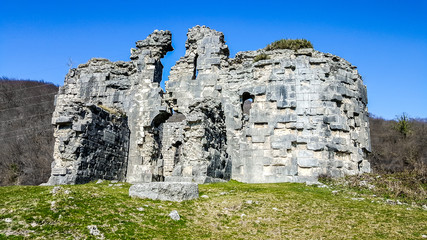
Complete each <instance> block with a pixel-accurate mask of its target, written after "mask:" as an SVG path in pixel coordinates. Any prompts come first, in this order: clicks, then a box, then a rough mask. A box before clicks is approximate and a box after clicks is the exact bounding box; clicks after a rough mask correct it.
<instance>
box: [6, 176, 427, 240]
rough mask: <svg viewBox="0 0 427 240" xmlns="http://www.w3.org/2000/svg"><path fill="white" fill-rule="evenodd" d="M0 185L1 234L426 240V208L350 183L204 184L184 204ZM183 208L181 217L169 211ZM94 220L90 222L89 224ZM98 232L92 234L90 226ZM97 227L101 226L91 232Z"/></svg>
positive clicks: (121, 192) (115, 190)
mask: <svg viewBox="0 0 427 240" xmlns="http://www.w3.org/2000/svg"><path fill="white" fill-rule="evenodd" d="M52 189H53V187H40V186H10V187H1V188H0V239H5V238H8V239H23V238H31V239H102V238H105V239H422V238H423V236H422V235H427V225H426V219H427V210H426V209H423V208H422V207H419V206H415V205H414V206H411V205H406V204H401V205H399V204H395V205H393V204H391V203H390V201H388V200H385V199H382V198H380V197H373V196H372V195H369V194H367V193H366V192H365V193H360V192H357V191H353V190H351V189H347V190H345V189H338V190H334V189H329V188H320V187H316V186H306V185H304V184H295V183H282V184H242V183H237V182H234V181H232V182H229V183H218V184H209V185H200V195H206V196H207V197H201V198H199V199H196V200H192V201H186V202H181V203H176V202H161V201H152V200H146V199H132V198H130V197H128V189H129V185H128V184H121V183H119V184H111V183H110V182H103V183H101V184H95V183H90V184H85V185H76V186H62V189H60V190H58V191H57V192H56V193H52ZM172 210H177V211H178V213H179V215H180V216H181V219H180V220H178V221H175V220H172V219H171V218H170V217H169V216H168V215H169V213H170V212H171V211H172ZM90 226H91V227H90ZM94 226H96V229H97V230H98V231H99V232H97V234H98V235H91V233H90V230H89V228H88V227H90V228H92V231H93V230H94ZM93 233H96V231H93Z"/></svg>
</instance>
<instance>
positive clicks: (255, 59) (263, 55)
mask: <svg viewBox="0 0 427 240" xmlns="http://www.w3.org/2000/svg"><path fill="white" fill-rule="evenodd" d="M266 59H270V57H269V56H268V55H267V54H265V53H261V54H259V55H256V56H255V57H254V62H258V61H260V60H266Z"/></svg>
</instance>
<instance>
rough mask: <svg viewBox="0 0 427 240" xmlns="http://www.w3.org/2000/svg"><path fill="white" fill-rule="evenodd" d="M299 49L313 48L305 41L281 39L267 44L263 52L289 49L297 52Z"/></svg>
mask: <svg viewBox="0 0 427 240" xmlns="http://www.w3.org/2000/svg"><path fill="white" fill-rule="evenodd" d="M301 48H313V44H311V42H310V41H308V40H306V39H281V40H278V41H275V42H272V43H271V44H268V45H267V47H265V50H267V51H269V50H275V49H291V50H298V49H301Z"/></svg>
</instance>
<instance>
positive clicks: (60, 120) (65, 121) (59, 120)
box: [54, 116, 73, 125]
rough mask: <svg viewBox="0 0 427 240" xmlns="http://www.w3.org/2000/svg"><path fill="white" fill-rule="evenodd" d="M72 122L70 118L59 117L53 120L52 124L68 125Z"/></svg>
mask: <svg viewBox="0 0 427 240" xmlns="http://www.w3.org/2000/svg"><path fill="white" fill-rule="evenodd" d="M72 122H73V117H72V116H60V117H58V118H56V119H54V124H57V125H63V124H70V123H72Z"/></svg>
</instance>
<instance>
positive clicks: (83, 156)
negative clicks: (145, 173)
mask: <svg viewBox="0 0 427 240" xmlns="http://www.w3.org/2000/svg"><path fill="white" fill-rule="evenodd" d="M54 125H55V127H56V129H55V137H56V143H55V154H56V157H57V159H58V158H59V159H58V160H57V161H55V162H54V166H53V168H52V176H51V178H50V179H49V183H50V184H74V183H87V182H90V181H92V180H96V179H108V180H124V179H125V177H126V170H127V163H128V158H127V155H128V151H129V135H130V132H129V128H128V126H127V118H126V117H125V116H122V115H121V114H120V113H118V114H113V113H110V112H108V111H106V110H104V109H102V108H100V107H97V106H95V105H88V106H80V107H78V106H76V112H75V115H73V116H69V117H65V116H62V117H60V118H58V119H56V120H55V122H54Z"/></svg>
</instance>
